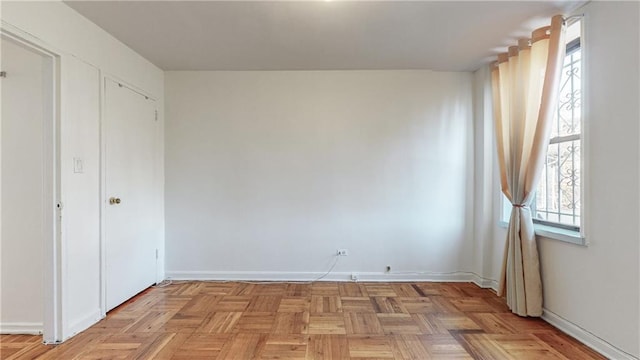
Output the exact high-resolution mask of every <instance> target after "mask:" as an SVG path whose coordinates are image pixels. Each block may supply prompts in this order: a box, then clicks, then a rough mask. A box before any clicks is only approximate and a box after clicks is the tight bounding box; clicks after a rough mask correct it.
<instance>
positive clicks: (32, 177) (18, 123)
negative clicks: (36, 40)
mask: <svg viewBox="0 0 640 360" xmlns="http://www.w3.org/2000/svg"><path fill="white" fill-rule="evenodd" d="M1 45H2V50H1V54H2V70H3V71H6V72H7V73H8V76H7V77H6V78H3V79H1V80H0V81H2V87H3V92H2V115H1V118H2V119H3V121H2V123H1V125H2V130H1V131H0V132H1V134H2V139H1V140H0V145H1V148H2V149H1V151H0V153H1V154H2V159H1V160H0V164H1V166H2V171H1V173H2V181H1V185H2V192H1V194H2V198H1V205H2V218H1V224H2V234H1V237H0V275H1V277H0V331H1V332H2V333H7V332H9V333H11V332H30V333H38V332H42V330H43V323H44V315H43V309H44V295H43V286H44V285H43V280H44V273H43V271H44V269H43V265H42V264H43V256H44V254H43V249H44V239H43V237H44V221H43V220H44V219H43V216H44V212H45V209H44V196H45V189H44V158H43V157H44V144H43V132H44V131H43V130H44V126H43V124H44V121H45V118H47V117H46V116H47V115H45V113H44V107H43V106H37V105H38V104H43V103H44V101H46V100H45V96H44V95H45V89H44V88H43V87H44V84H45V81H44V79H43V78H44V76H43V69H44V68H45V60H44V58H43V57H42V56H41V55H40V54H36V53H34V52H32V51H29V50H27V49H26V48H23V47H22V46H20V45H18V44H17V43H14V42H12V41H6V40H5V41H2V44H1Z"/></svg>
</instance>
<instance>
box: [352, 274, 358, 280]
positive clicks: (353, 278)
mask: <svg viewBox="0 0 640 360" xmlns="http://www.w3.org/2000/svg"><path fill="white" fill-rule="evenodd" d="M351 280H352V281H358V274H356V273H351Z"/></svg>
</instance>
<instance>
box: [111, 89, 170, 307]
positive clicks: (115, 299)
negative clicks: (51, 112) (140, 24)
mask: <svg viewBox="0 0 640 360" xmlns="http://www.w3.org/2000/svg"><path fill="white" fill-rule="evenodd" d="M155 110H156V108H155V101H153V100H151V99H147V98H146V97H145V96H142V95H140V94H139V93H137V92H135V91H133V90H131V89H129V88H127V87H126V86H122V85H120V84H118V83H116V82H113V81H111V80H107V81H106V84H105V118H104V122H105V123H104V129H105V134H104V135H105V137H104V139H105V140H104V141H105V147H106V149H105V157H106V159H105V160H106V167H105V171H106V174H105V193H106V199H105V201H106V213H105V252H106V254H105V260H106V264H105V267H106V305H107V311H108V310H111V309H113V308H114V307H116V306H118V305H120V304H122V303H123V302H124V301H126V300H127V299H129V298H131V297H132V296H134V295H135V294H137V293H138V292H140V291H142V290H144V289H145V288H147V287H149V286H150V285H152V284H153V283H154V282H155V279H156V261H157V260H156V239H155V234H156V229H155V227H156V226H157V224H156V223H155V215H154V214H156V206H157V202H156V199H155V189H154V183H155V181H154V170H155V156H156V146H155V137H156V126H158V125H157V122H156V119H155Z"/></svg>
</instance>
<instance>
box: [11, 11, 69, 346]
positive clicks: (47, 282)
mask: <svg viewBox="0 0 640 360" xmlns="http://www.w3.org/2000/svg"><path fill="white" fill-rule="evenodd" d="M0 39H1V40H2V41H7V40H8V41H12V42H14V43H16V44H18V45H19V46H22V47H24V48H25V49H27V50H28V51H32V52H34V53H36V54H38V55H41V56H42V57H43V58H44V60H45V63H46V67H45V68H44V69H43V72H44V75H45V76H46V77H47V78H48V79H47V80H48V83H49V84H48V85H47V87H48V88H49V91H47V99H46V104H43V106H44V108H45V111H46V114H45V119H46V121H44V124H43V133H44V136H43V149H44V150H43V152H44V154H43V158H44V159H45V161H44V163H43V175H44V176H43V178H44V186H43V187H44V199H43V200H44V202H43V204H44V209H45V211H44V212H43V224H44V232H43V253H44V259H43V268H44V271H43V275H42V276H43V280H44V288H43V295H44V299H43V302H44V304H43V305H44V309H43V324H42V325H43V329H42V339H43V342H44V343H45V344H55V343H60V342H61V341H62V340H63V339H62V304H63V301H62V300H63V299H62V295H63V293H64V286H65V284H64V283H63V281H62V266H61V262H62V259H63V257H64V254H63V251H64V248H63V246H62V243H61V240H62V226H61V222H62V209H63V204H62V202H61V198H62V197H61V186H60V185H61V176H60V174H61V172H60V125H61V117H60V54H59V53H58V52H56V51H55V50H53V49H51V48H50V47H49V46H47V45H46V44H44V43H42V42H41V41H40V40H38V39H37V38H34V37H33V36H31V35H29V34H27V33H23V32H22V31H20V30H19V29H17V28H16V29H14V28H13V27H12V26H10V25H8V24H6V23H4V22H2V23H0ZM9 76H10V74H9ZM1 121H2V120H1V119H0V122H1ZM0 181H1V180H0ZM0 196H1V194H0ZM0 226H1V225H0ZM0 236H1V234H0Z"/></svg>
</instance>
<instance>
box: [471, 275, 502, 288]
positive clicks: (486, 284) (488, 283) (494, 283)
mask: <svg viewBox="0 0 640 360" xmlns="http://www.w3.org/2000/svg"><path fill="white" fill-rule="evenodd" d="M471 281H473V283H474V284H476V285H478V286H480V287H481V288H483V289H491V290H493V291H496V292H497V291H498V280H494V279H488V278H484V277H482V276H480V275H478V274H476V273H473V279H472V280H471Z"/></svg>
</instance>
